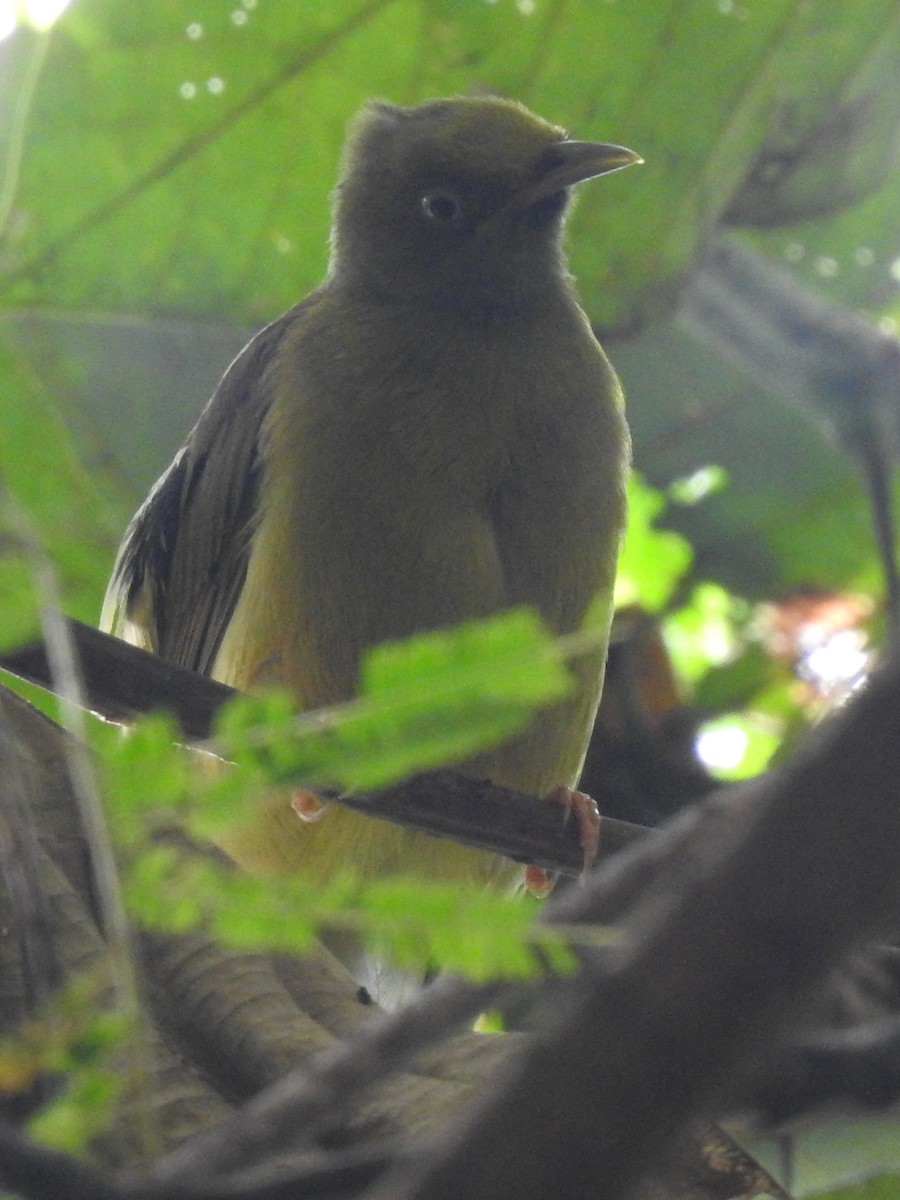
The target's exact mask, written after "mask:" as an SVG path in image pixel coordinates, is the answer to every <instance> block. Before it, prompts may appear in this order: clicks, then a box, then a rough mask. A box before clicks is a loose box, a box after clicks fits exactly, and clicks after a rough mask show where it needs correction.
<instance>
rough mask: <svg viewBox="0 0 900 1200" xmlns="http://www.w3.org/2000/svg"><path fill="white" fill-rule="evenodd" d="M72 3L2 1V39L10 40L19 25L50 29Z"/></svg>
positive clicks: (46, 0) (0, 25) (61, 1)
mask: <svg viewBox="0 0 900 1200" xmlns="http://www.w3.org/2000/svg"><path fill="white" fill-rule="evenodd" d="M70 3H71V0H0V39H3V38H8V37H9V36H10V34H11V33H12V32H13V30H14V29H15V28H16V26H17V25H29V26H30V27H31V28H32V29H37V30H45V29H49V28H50V26H51V25H53V24H54V23H55V22H56V21H58V20H59V18H60V17H61V16H62V14H63V13H64V12H65V10H66V9H67V8H68V7H69V4H70Z"/></svg>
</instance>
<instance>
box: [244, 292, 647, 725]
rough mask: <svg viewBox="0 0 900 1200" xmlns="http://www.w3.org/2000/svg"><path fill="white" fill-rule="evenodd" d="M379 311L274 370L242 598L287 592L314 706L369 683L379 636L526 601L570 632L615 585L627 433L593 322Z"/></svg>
mask: <svg viewBox="0 0 900 1200" xmlns="http://www.w3.org/2000/svg"><path fill="white" fill-rule="evenodd" d="M326 307H327V306H326ZM376 315H378V316H380V318H381V319H380V320H376V319H375V316H374V315H373V314H372V313H365V312H363V313H361V314H360V313H352V314H350V316H352V318H353V319H344V320H343V321H341V322H338V321H336V319H335V318H334V315H332V320H330V321H329V320H327V319H326V320H325V321H324V325H323V323H322V322H321V321H320V327H319V329H318V330H316V329H309V328H301V329H298V330H297V331H296V334H295V335H294V336H293V337H289V338H286V339H285V342H286V344H285V346H284V348H283V350H282V352H281V354H280V355H279V358H278V361H277V363H276V365H275V368H274V369H275V370H276V371H277V372H278V377H277V379H276V380H275V383H274V386H273V394H274V395H275V396H276V398H277V400H276V403H275V404H274V405H273V409H272V412H271V414H270V421H269V427H268V431H267V443H266V451H265V453H266V471H265V483H264V488H263V497H262V506H261V512H262V516H261V523H260V528H259V532H258V535H257V538H256V542H255V549H254V555H253V560H251V563H250V569H249V572H248V580H247V586H246V587H245V595H244V597H243V598H242V601H241V605H242V607H246V606H247V605H252V604H253V603H254V601H253V584H254V579H255V578H257V577H258V578H259V579H266V580H267V581H268V583H267V586H268V588H269V593H270V597H271V593H272V581H273V580H274V581H276V589H275V590H276V591H277V598H276V599H275V600H274V601H273V600H272V599H271V598H270V601H269V606H270V611H269V612H268V614H266V616H267V619H268V620H269V621H270V622H273V621H275V618H276V611H277V612H278V622H279V623H280V627H281V640H282V642H285V641H287V642H288V643H289V645H288V647H287V649H285V647H284V645H282V646H281V647H280V649H279V654H280V655H281V656H282V658H284V656H285V655H287V657H288V658H289V659H290V660H291V663H290V665H289V666H288V667H286V668H285V671H284V673H286V674H288V675H290V676H291V678H293V679H297V680H301V681H302V687H301V688H299V689H298V690H301V691H302V692H303V693H304V694H303V695H302V696H301V699H302V701H303V703H304V704H307V705H308V704H313V703H324V702H328V701H332V700H335V699H340V698H343V696H344V695H347V694H350V693H351V692H352V690H353V688H354V686H355V680H356V671H357V667H358V659H359V655H360V653H361V651H362V649H363V648H364V647H365V646H366V645H370V644H372V643H375V642H379V641H384V640H388V639H392V638H396V637H403V636H407V635H410V634H412V633H415V632H418V631H421V630H425V629H431V628H438V627H442V626H448V625H453V624H456V623H458V622H459V621H461V620H464V619H467V618H471V617H478V616H483V615H486V614H488V613H491V612H495V611H498V610H500V609H502V608H505V607H509V606H512V605H518V604H531V605H534V606H536V607H537V608H538V609H539V610H540V611H541V612H542V614H543V616H544V617H545V619H546V620H547V621H548V622H549V623H550V625H551V626H552V627H554V628H556V629H559V630H560V631H566V630H569V629H572V628H575V627H576V626H577V625H578V624H579V622H580V621H581V619H582V618H583V616H584V614H585V612H586V611H587V609H588V607H589V605H590V603H591V601H592V599H593V598H594V597H595V596H596V594H597V593H598V591H600V590H602V589H604V588H610V587H611V585H612V572H613V567H614V560H615V553H616V548H617V545H618V540H619V533H620V529H621V522H622V507H623V499H622V493H623V485H624V469H625V463H626V461H627V434H626V432H625V427H624V421H623V417H622V412H621V402H620V397H619V393H618V386H617V384H616V382H615V377H614V375H613V373H612V371H611V368H610V367H609V365H608V363H607V362H606V359H605V358H604V356H603V353H602V351H601V350H600V348H599V346H598V345H597V343H596V342H595V341H594V339H593V336H592V335H591V333H590V330H589V329H588V327H587V324H586V322H585V321H584V320H583V318H580V317H578V316H576V317H574V318H572V317H570V318H569V322H568V324H565V323H563V324H562V325H560V324H559V323H557V328H556V329H555V331H548V329H547V328H546V326H545V327H544V328H541V325H540V323H537V324H534V323H532V324H530V325H529V324H525V325H522V326H520V327H517V328H514V327H512V326H510V325H507V326H504V327H502V328H485V329H480V330H479V329H472V328H470V327H460V326H454V325H448V324H447V323H446V322H441V321H431V322H428V321H424V320H422V319H416V314H405V319H402V320H401V319H400V318H399V317H397V316H396V315H395V317H394V319H393V320H391V321H387V322H386V321H385V319H384V314H376ZM326 316H327V312H326ZM344 317H345V318H347V317H348V314H346V313H345V314H344ZM238 615H240V614H238ZM262 616H263V614H262V613H257V614H256V616H255V617H254V618H252V619H251V622H250V623H251V624H253V623H254V622H257V623H259V622H261V619H262ZM286 627H289V631H288V629H287V628H286ZM257 657H258V655H257ZM270 661H271V656H270Z"/></svg>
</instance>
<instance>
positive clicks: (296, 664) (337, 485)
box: [103, 98, 640, 879]
mask: <svg viewBox="0 0 900 1200" xmlns="http://www.w3.org/2000/svg"><path fill="white" fill-rule="evenodd" d="M639 161H640V159H639V158H638V156H637V155H636V154H634V153H632V152H631V151H630V150H626V149H623V148H622V147H621V146H614V145H607V144H604V143H593V142H578V141H571V140H570V139H569V138H568V136H567V135H566V133H565V132H564V131H563V130H562V129H560V128H558V127H556V126H555V125H551V124H549V123H547V122H546V121H543V120H541V119H540V118H538V117H536V116H534V115H533V114H532V113H530V112H528V111H527V110H526V109H525V108H523V107H522V106H521V105H519V104H516V103H513V102H510V101H507V100H503V99H498V98H456V99H448V100H437V101H433V102H431V103H427V104H422V105H420V106H417V107H414V108H400V107H395V106H393V105H390V104H386V103H381V102H376V103H370V104H368V105H367V106H366V107H365V108H364V109H363V110H362V112H361V113H360V114H359V115H358V117H357V118H356V120H355V122H354V124H353V126H352V128H351V132H350V135H349V138H348V141H347V145H346V148H345V151H344V157H343V166H342V171H341V176H340V182H339V184H338V187H337V190H336V192H335V196H334V219H333V229H332V236H331V261H330V264H329V268H328V274H327V277H326V279H325V281H324V283H323V284H322V285H321V287H319V288H318V289H317V290H316V291H314V292H312V293H311V294H310V295H309V296H307V297H306V299H305V300H303V301H301V302H300V303H299V304H298V305H297V306H296V307H295V308H292V309H291V310H290V311H289V312H287V313H285V314H284V316H282V317H280V318H279V319H278V320H276V321H274V322H273V323H272V324H271V325H269V326H267V327H266V328H265V329H263V330H262V331H261V332H260V333H259V334H257V336H256V337H254V338H253V340H252V341H251V342H250V343H249V344H248V345H247V346H246V347H245V348H244V349H243V350H242V351H241V353H240V354H239V355H238V356H237V358H236V359H235V360H234V362H233V363H232V364H231V366H230V367H229V368H228V370H227V371H226V373H225V375H224V377H223V379H222V381H221V383H220V384H219V386H218V388H217V389H216V392H215V394H214V395H213V397H212V399H211V400H210V402H209V404H208V405H207V407H206V409H205V410H204V412H203V414H202V415H201V417H200V419H199V420H198V422H197V424H196V425H195V427H194V429H193V431H192V432H191V434H190V436H189V437H188V440H187V442H186V444H185V445H184V447H183V448H182V450H181V451H180V453H179V454H178V456H177V457H176V459H175V461H174V462H173V463H172V465H171V467H170V468H169V470H168V471H167V472H166V473H165V475H163V477H162V478H161V479H160V480H159V482H158V483H157V484H156V486H155V487H154V489H153V490H152V492H151V493H150V495H149V496H148V498H147V500H146V501H145V503H144V505H143V507H142V508H141V509H140V510H139V512H138V513H137V515H136V516H135V517H134V519H133V521H132V523H131V525H130V527H129V529H128V531H127V533H126V534H125V538H124V541H123V544H122V547H121V550H120V552H119V557H118V561H117V563H116V567H115V572H114V574H113V577H112V581H111V583H110V586H109V590H108V593H107V598H106V603H105V605H104V615H103V626H104V628H107V629H109V630H111V631H113V632H115V633H117V634H119V635H120V636H122V637H124V638H126V639H127V640H128V641H131V642H133V643H135V644H137V645H140V646H143V647H145V648H146V649H149V650H152V651H155V652H156V653H157V654H159V655H161V656H162V657H163V658H165V659H168V660H170V661H171V662H174V663H177V664H179V665H180V666H182V667H187V668H190V669H192V670H194V671H199V672H202V673H205V674H208V675H211V676H213V677H214V678H216V679H219V680H222V681H223V682H225V683H229V684H232V685H233V686H235V687H238V688H242V689H248V690H252V689H254V688H258V687H260V686H262V685H266V684H281V685H287V687H289V688H290V689H291V691H292V692H293V693H294V695H295V696H296V699H297V704H298V705H299V707H300V708H302V709H310V708H315V707H318V706H321V705H328V704H334V703H335V702H337V701H343V700H347V699H348V698H349V697H351V696H352V695H353V694H354V690H355V687H356V683H357V676H358V671H359V665H360V657H361V655H362V653H363V651H364V650H365V649H366V648H367V647H369V646H372V645H373V644H375V643H378V642H382V641H386V640H388V639H395V638H402V637H406V636H408V635H411V634H415V633H418V632H421V631H423V630H430V629H437V628H441V627H445V626H452V625H455V624H457V623H459V622H461V621H465V620H467V619H470V618H476V617H484V616H486V615H488V614H491V613H496V612H498V611H500V610H502V609H505V608H509V607H511V606H515V605H523V604H528V605H533V606H534V607H535V608H536V609H537V610H538V611H539V613H540V614H541V616H542V617H543V619H544V621H545V622H546V623H547V625H548V626H549V627H550V628H551V629H552V630H555V631H556V632H557V633H559V634H566V633H570V632H572V631H574V630H577V629H579V628H580V627H581V626H582V625H583V623H584V622H585V619H586V617H587V616H588V613H589V610H590V612H591V614H592V619H593V620H594V621H595V622H596V620H597V619H598V618H597V614H598V613H600V614H603V613H604V611H605V610H608V609H609V608H610V607H611V604H610V603H604V602H609V601H610V599H611V594H612V588H613V577H614V572H615V566H616V556H617V551H618V546H619V541H620V535H621V533H622V528H623V522H624V513H625V500H624V494H625V479H626V474H627V471H628V468H629V439H628V432H627V427H626V424H625V418H624V413H623V404H622V396H621V392H620V389H619V384H618V381H617V379H616V376H615V374H614V373H613V370H612V368H611V366H610V364H609V362H608V361H607V359H606V357H605V355H604V353H603V351H602V349H601V348H600V346H599V345H598V343H597V340H596V338H595V337H594V334H593V333H592V331H591V327H590V324H589V323H588V320H587V317H586V316H585V314H584V312H583V311H582V310H581V308H580V307H579V304H578V299H577V297H576V293H575V289H574V285H573V281H572V279H571V277H570V276H569V274H568V272H567V269H566V259H565V255H564V251H563V224H564V220H565V215H566V209H567V207H568V204H569V196H570V189H571V187H572V185H573V184H577V183H579V182H581V181H582V180H585V179H590V178H592V177H594V176H597V175H603V174H606V173H607V172H610V171H613V170H615V169H617V168H619V167H624V166H627V165H629V164H630V163H634V162H639ZM599 619H600V621H601V623H605V621H606V618H605V617H603V616H601V617H600V618H599ZM602 632H603V636H604V638H605V636H606V634H607V633H608V628H605V627H604V628H603V630H602ZM605 650H606V647H605V642H604V645H603V646H602V647H600V648H599V649H598V650H597V652H596V653H594V654H592V655H590V656H585V657H582V658H581V659H579V660H578V662H577V663H575V665H574V667H573V670H574V671H575V673H576V675H577V688H576V689H575V691H574V694H573V698H572V699H571V700H570V701H568V702H567V703H565V704H563V705H561V706H559V707H557V708H555V709H553V710H551V711H548V712H546V713H542V714H540V715H539V716H538V717H537V718H536V720H535V721H534V722H533V724H532V725H531V727H530V728H529V730H528V732H527V733H526V734H525V735H522V736H520V737H517V738H516V739H515V740H514V741H511V742H510V743H508V744H507V745H505V746H503V747H502V748H500V749H499V750H496V751H493V752H491V753H488V754H485V755H484V756H482V757H480V758H478V759H477V760H473V761H471V762H469V763H466V764H463V766H462V769H464V770H467V771H470V772H474V773H477V774H478V775H479V776H482V777H489V778H491V779H493V780H494V781H496V782H497V783H500V784H504V785H507V786H509V787H515V788H519V789H522V790H525V791H529V792H534V793H543V792H546V791H548V790H551V789H554V788H556V787H558V786H559V785H565V786H574V785H575V783H576V781H577V778H578V773H579V770H580V768H581V763H582V759H583V757H584V753H585V749H586V746H587V742H588V737H589V734H590V730H591V725H592V722H593V718H594V713H595V710H596V707H597V702H598V698H599V694H600V688H601V684H602V677H603V666H604V660H605ZM295 808H297V806H296V805H295V806H294V807H292V806H291V803H290V798H289V797H286V796H285V795H283V794H281V793H279V792H277V791H275V792H274V793H273V795H272V796H271V797H270V798H269V799H268V800H267V801H266V802H265V804H264V805H263V809H262V811H261V812H260V814H259V818H258V820H256V821H255V823H254V824H253V825H252V826H251V827H249V828H244V829H241V830H238V831H236V832H235V833H234V834H233V835H232V836H230V837H229V838H228V840H227V841H226V843H225V848H226V849H227V850H228V851H229V852H230V853H231V854H232V855H233V856H234V857H235V858H236V859H237V860H238V861H239V862H241V863H243V864H244V865H246V866H247V867H249V868H251V869H254V870H273V869H299V870H303V871H304V872H307V873H308V874H309V875H310V876H312V877H313V878H324V877H327V876H328V875H329V874H330V873H331V872H333V871H334V869H335V868H336V867H337V866H338V865H339V864H344V863H350V864H353V865H355V866H356V868H357V869H358V870H360V871H361V872H363V873H380V872H388V871H393V870H402V871H414V872H418V873H421V874H424V875H427V876H430V877H445V878H461V877H468V878H470V879H489V878H492V877H495V876H497V875H498V874H502V873H503V871H502V869H501V868H499V867H498V860H497V859H496V858H495V857H494V856H492V855H489V854H486V853H484V852H479V851H475V850H470V849H466V848H464V847H462V846H458V845H456V844H455V843H452V842H449V841H446V840H436V839H432V838H428V837H426V836H424V835H421V834H414V833H410V832H407V831H404V830H402V829H400V828H399V827H397V826H394V825H391V824H389V823H387V822H383V821H378V820H375V819H371V818H366V817H363V816H360V815H358V814H355V813H352V812H350V811H348V810H344V809H341V808H340V806H338V805H334V806H332V807H331V808H330V809H329V810H328V812H327V813H326V814H325V817H324V819H323V820H321V821H315V822H312V821H310V820H309V819H307V820H301V819H299V818H298V815H297V811H295ZM299 811H300V813H301V815H306V816H307V817H308V816H310V815H312V814H309V813H306V814H304V810H303V807H302V806H301V807H300V808H299ZM507 866H509V864H507Z"/></svg>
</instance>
